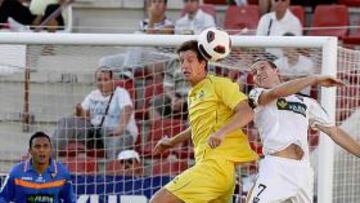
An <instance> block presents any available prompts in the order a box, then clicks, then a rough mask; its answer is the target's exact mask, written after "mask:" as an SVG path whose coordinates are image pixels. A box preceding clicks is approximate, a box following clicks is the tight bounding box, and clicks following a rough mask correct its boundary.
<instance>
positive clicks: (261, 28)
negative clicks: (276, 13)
mask: <svg viewBox="0 0 360 203" xmlns="http://www.w3.org/2000/svg"><path fill="white" fill-rule="evenodd" d="M267 21H269V20H268V18H267V16H263V17H261V18H260V21H259V24H258V26H257V28H256V35H262V36H265V35H266V34H267V33H266V27H267V26H266V24H267V23H266V22H267Z"/></svg>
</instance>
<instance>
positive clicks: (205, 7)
mask: <svg viewBox="0 0 360 203" xmlns="http://www.w3.org/2000/svg"><path fill="white" fill-rule="evenodd" d="M200 9H201V10H202V11H204V12H205V13H207V14H209V15H211V16H213V17H214V18H216V10H215V6H214V5H212V4H201V5H200ZM186 13H187V11H186V10H185V9H184V8H183V9H182V10H181V13H180V16H184V15H185V14H186Z"/></svg>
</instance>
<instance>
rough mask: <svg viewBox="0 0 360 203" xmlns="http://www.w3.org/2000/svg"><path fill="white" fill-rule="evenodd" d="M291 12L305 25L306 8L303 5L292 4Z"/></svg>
mask: <svg viewBox="0 0 360 203" xmlns="http://www.w3.org/2000/svg"><path fill="white" fill-rule="evenodd" d="M290 10H291V12H292V13H293V14H294V15H295V16H296V17H297V18H299V20H300V23H301V25H302V26H305V10H304V7H302V6H291V7H290Z"/></svg>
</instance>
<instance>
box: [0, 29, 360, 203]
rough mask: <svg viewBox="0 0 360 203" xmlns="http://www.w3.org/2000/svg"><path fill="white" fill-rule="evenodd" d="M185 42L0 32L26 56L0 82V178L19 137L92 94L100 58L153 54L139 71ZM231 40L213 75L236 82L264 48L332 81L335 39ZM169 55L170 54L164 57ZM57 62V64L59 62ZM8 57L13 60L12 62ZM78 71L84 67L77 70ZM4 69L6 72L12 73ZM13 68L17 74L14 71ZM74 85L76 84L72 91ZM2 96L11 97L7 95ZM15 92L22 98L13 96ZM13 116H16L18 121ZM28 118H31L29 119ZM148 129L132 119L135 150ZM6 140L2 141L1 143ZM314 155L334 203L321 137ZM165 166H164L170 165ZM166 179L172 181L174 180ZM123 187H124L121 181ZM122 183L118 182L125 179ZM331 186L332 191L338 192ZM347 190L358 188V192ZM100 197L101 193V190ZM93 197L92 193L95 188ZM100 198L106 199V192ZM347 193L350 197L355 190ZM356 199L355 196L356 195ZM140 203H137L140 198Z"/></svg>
mask: <svg viewBox="0 0 360 203" xmlns="http://www.w3.org/2000/svg"><path fill="white" fill-rule="evenodd" d="M192 39H196V36H189V35H182V36H180V35H161V36H159V35H134V34H66V33H64V34H51V33H0V47H1V46H2V45H7V46H8V45H24V46H25V47H26V50H27V56H26V57H25V58H23V59H24V60H25V61H26V65H25V67H24V70H25V71H24V72H20V73H18V72H17V73H14V74H15V75H3V76H2V75H0V84H1V85H4V86H3V88H1V87H0V94H5V95H6V96H4V97H2V98H0V105H1V106H2V107H1V108H2V109H3V110H0V125H3V129H4V130H3V132H0V137H1V139H2V143H3V144H4V145H6V143H7V141H8V142H11V143H12V144H9V145H11V146H12V147H11V149H8V151H7V150H3V151H2V152H1V149H0V170H1V171H0V172H2V173H6V172H7V170H8V169H9V166H10V164H9V162H11V163H13V162H14V161H16V159H12V158H9V157H16V156H19V155H21V154H22V153H23V152H24V151H26V147H25V146H17V145H16V143H25V142H26V141H27V139H28V137H27V136H26V137H24V135H29V134H31V132H32V131H33V130H34V129H37V130H41V128H45V129H46V130H47V131H51V129H53V128H55V124H56V121H57V120H58V119H60V118H61V116H65V115H64V114H71V113H72V107H73V105H74V104H75V103H76V102H77V101H78V102H80V101H81V100H82V99H83V98H84V97H85V96H86V95H87V93H88V92H89V91H90V90H91V89H94V85H93V72H94V70H95V69H96V67H97V66H98V64H97V63H98V61H99V59H100V58H102V57H104V56H106V55H116V54H117V53H126V52H127V51H128V50H129V47H130V48H131V47H137V48H139V47H141V48H140V49H142V50H143V52H147V53H149V52H153V53H152V54H154V55H152V56H151V57H150V58H146V57H144V56H143V58H141V59H140V60H139V61H138V63H139V64H140V65H138V64H137V65H134V66H136V67H138V66H142V65H143V64H142V63H146V62H147V61H148V60H149V61H150V60H154V61H158V62H157V64H159V63H160V62H163V61H168V60H170V59H174V58H176V54H175V52H173V50H174V49H175V48H176V47H177V46H179V45H180V44H181V43H182V42H184V41H187V40H192ZM231 39H232V46H233V49H234V50H235V49H236V50H238V51H234V52H233V53H232V55H231V56H230V57H229V59H226V60H224V61H220V62H218V63H216V64H212V67H213V69H214V72H216V70H223V69H226V71H227V73H228V72H231V71H232V70H235V71H239V72H240V75H243V73H246V72H247V70H246V69H247V65H248V64H249V62H246V60H247V58H246V57H245V55H252V56H251V57H255V56H261V55H262V54H264V53H265V52H266V51H265V49H268V48H296V49H298V50H300V49H301V50H305V52H306V54H307V55H308V56H309V57H310V58H311V57H313V58H315V60H316V62H315V64H317V65H319V66H320V67H317V70H314V71H313V73H320V74H326V75H333V76H335V77H336V76H338V71H339V68H338V64H339V63H338V56H339V53H338V51H339V48H338V41H337V39H336V38H334V37H260V36H259V37H258V36H256V37H255V36H232V37H231ZM49 45H50V49H52V50H51V51H49V53H48V52H47V51H46V47H48V46H49ZM154 47H155V48H154ZM169 48H170V49H171V51H169V50H168V49H169ZM44 50H45V51H44ZM144 50H145V51H144ZM0 54H1V53H0ZM60 55H61V56H63V57H59V56H60ZM155 55H156V56H155ZM81 56H86V57H87V58H85V59H84V58H82V57H81ZM14 57H15V58H16V55H15V56H14ZM3 60H4V59H3V58H1V56H0V67H1V65H2V64H3V63H5V62H2V61H3ZM19 60H20V59H19ZM60 60H61V61H60ZM345 60H346V59H345ZM239 61H240V62H239ZM51 64H55V65H54V66H56V68H52V67H50V66H51ZM80 64H86V65H84V66H83V67H82V65H80ZM91 64H92V65H91ZM5 65H6V64H5ZM5 65H4V66H5ZM240 66H241V67H240ZM9 67H10V68H11V66H9ZM80 67H81V68H80ZM16 68H17V70H19V68H18V67H16ZM41 71H44V73H42V74H40V73H39V72H41ZM165 71H166V70H165ZM0 73H1V72H0ZM24 73H25V75H26V77H24V76H19V74H22V75H24ZM16 74H18V75H16ZM33 74H34V76H33ZM228 75H230V74H228ZM134 77H136V76H134ZM141 77H142V79H144V78H146V76H143V75H142V76H141ZM229 77H230V76H229ZM239 78H240V77H239ZM134 80H135V83H134V92H135V94H136V95H137V96H135V97H134V100H135V101H134V106H135V111H137V110H139V109H136V108H137V107H138V106H140V105H141V103H142V102H144V101H145V102H146V101H147V100H146V99H144V98H142V96H143V95H146V94H145V93H144V92H145V91H146V90H145V89H142V86H141V85H142V83H141V82H142V81H139V80H136V79H134ZM144 80H145V79H144ZM245 81H246V79H245ZM359 82H360V81H359ZM76 83H78V85H77V84H76ZM80 83H81V84H80ZM12 88H14V89H12ZM7 90H10V91H13V92H10V93H7ZM18 90H22V91H21V92H16V91H18ZM320 92H321V93H320V94H318V95H317V97H318V99H319V101H320V103H321V104H322V106H323V107H324V108H325V109H326V111H327V112H328V114H329V115H330V117H331V118H332V119H333V121H334V122H336V112H337V104H336V100H337V97H338V96H337V90H336V88H322V89H321V90H320ZM27 94H28V95H27ZM26 95H27V96H26ZM29 95H30V96H29ZM31 95H36V96H31ZM144 97H145V96H144ZM143 100H144V101H143ZM3 106H4V107H3ZM349 108H355V107H349ZM19 114H21V115H20V116H19ZM24 115H26V116H27V117H26V118H25V119H24V117H23V116H24ZM31 116H34V118H32V117H31ZM149 122H150V121H148V118H147V119H143V118H141V119H140V118H138V119H137V123H138V126H139V129H140V131H141V132H142V135H141V136H142V142H143V143H141V144H140V145H141V147H143V146H144V145H147V144H148V143H146V140H147V137H146V136H148V135H144V134H145V133H143V132H149V131H150V130H149V128H150V129H152V126H151V124H149ZM24 123H25V125H27V126H30V128H29V129H27V130H28V132H22V129H23V128H22V126H23V125H24ZM148 124H149V125H150V127H149V125H148ZM164 125H165V124H164ZM19 129H20V130H19ZM11 133H15V134H16V133H17V134H18V135H16V136H13V137H12V136H6V135H5V134H8V135H10V134H11ZM164 134H165V133H164ZM21 136H22V137H21ZM7 137H9V138H8V140H7ZM12 139H13V140H12ZM21 139H23V140H25V141H22V140H21ZM142 149H143V148H142ZM11 150H12V151H11ZM317 150H318V151H317V153H318V157H317V161H316V162H317V168H316V170H317V171H316V173H317V181H316V182H317V189H316V196H317V202H318V203H332V202H335V201H334V194H333V191H334V170H336V168H334V156H335V149H334V144H333V142H332V141H331V140H330V139H329V138H328V136H324V135H321V136H320V141H319V145H318V149H317ZM9 151H11V153H13V154H14V156H8V155H9V153H10V152H9ZM144 157H145V158H142V161H143V163H144V164H145V165H147V166H149V167H150V166H151V169H149V168H146V167H145V169H144V171H145V172H144V173H145V174H147V175H145V177H146V176H150V177H154V176H157V175H155V172H154V169H153V167H152V164H153V163H155V162H156V161H157V160H158V158H156V157H152V156H149V157H146V156H145V155H144ZM170 157H171V156H170ZM178 157H179V156H178ZM20 158H21V157H19V159H20ZM8 159H9V160H8ZM179 159H180V158H179ZM186 159H187V158H186ZM167 160H171V158H168V159H167ZM106 161H107V160H105V159H100V158H99V159H96V160H95V161H94V163H95V164H98V165H100V169H99V170H98V171H97V173H96V174H95V175H94V173H91V175H94V176H97V174H102V175H107V174H106V172H102V171H105V168H106V167H107V166H106V164H107V163H106ZM186 162H187V163H189V165H191V163H192V162H193V161H192V160H190V161H189V159H187V161H186ZM160 164H162V162H161V163H160ZM1 165H3V166H1ZM77 169H78V168H76V170H75V171H78V170H77ZM170 173H171V169H170ZM170 176H173V174H171V175H170ZM107 180H108V179H106V178H104V180H102V183H104V185H105V184H107V182H106V181H107ZM109 180H111V181H113V182H114V183H119V182H120V181H121V180H122V179H121V180H118V179H115V178H114V179H109ZM126 180H127V181H130V180H128V179H126ZM132 180H137V178H133V179H132ZM117 181H118V182H117ZM123 181H125V179H124V180H123ZM163 181H165V180H163V179H162V180H160V182H163ZM85 182H86V181H85ZM165 182H166V181H165ZM124 185H125V183H124ZM82 187H86V184H85V186H84V185H82V186H79V187H78V189H77V191H82V190H85V193H86V194H87V195H92V194H88V193H87V189H86V188H85V189H83V188H82ZM124 187H125V186H124ZM144 187H145V186H144ZM336 187H339V186H338V185H337V186H336ZM354 187H357V188H360V187H359V186H354ZM114 188H115V186H114ZM133 190H134V191H135V193H136V194H137V195H141V194H142V193H144V194H145V193H146V194H148V193H149V194H150V193H152V192H153V191H152V190H154V188H150V190H151V191H150V192H149V191H148V189H147V188H135V187H134V188H133ZM89 191H90V190H89ZM104 191H106V189H105V190H104ZM95 192H97V191H96V189H95ZM89 193H92V192H89ZM103 193H104V194H105V193H106V192H103ZM354 193H356V191H355V192H354ZM357 193H359V191H358V192H357ZM112 195H113V194H112ZM124 195H126V194H124ZM130 195H131V194H130ZM354 195H355V194H354ZM111 198H112V199H114V198H115V200H112V201H114V202H116V197H113V196H112V197H111ZM136 198H139V197H136ZM79 199H80V198H79ZM140 199H143V198H142V197H141V198H140ZM86 200H87V197H86V198H85V196H83V197H82V200H81V201H84V202H85V201H86ZM94 201H95V200H94ZM339 202H340V201H339Z"/></svg>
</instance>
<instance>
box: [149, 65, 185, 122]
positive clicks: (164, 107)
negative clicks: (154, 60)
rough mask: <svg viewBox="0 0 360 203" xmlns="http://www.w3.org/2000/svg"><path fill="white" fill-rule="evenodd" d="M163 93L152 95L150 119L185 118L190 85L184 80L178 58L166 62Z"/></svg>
mask: <svg viewBox="0 0 360 203" xmlns="http://www.w3.org/2000/svg"><path fill="white" fill-rule="evenodd" d="M164 90H165V94H163V95H160V96H156V97H154V98H153V99H152V100H151V101H150V103H151V107H152V108H151V110H150V119H151V120H154V119H161V118H172V117H176V118H180V119H183V120H185V119H187V114H188V112H187V100H186V98H187V95H188V92H189V90H190V85H189V84H188V83H187V82H186V81H185V78H184V75H183V73H182V71H181V69H180V64H179V61H178V60H172V61H170V62H169V63H168V65H167V67H166V71H165V78H164Z"/></svg>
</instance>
